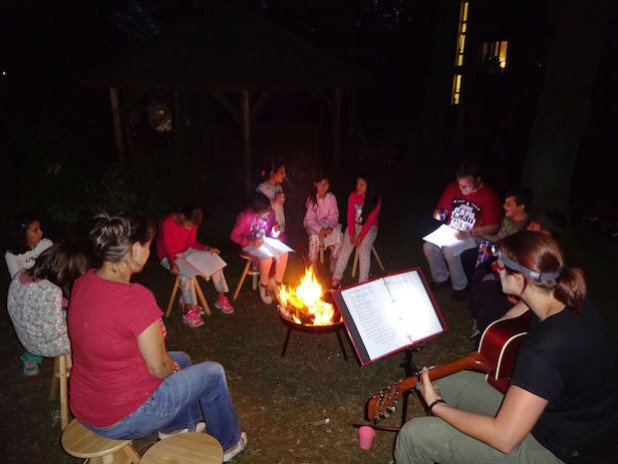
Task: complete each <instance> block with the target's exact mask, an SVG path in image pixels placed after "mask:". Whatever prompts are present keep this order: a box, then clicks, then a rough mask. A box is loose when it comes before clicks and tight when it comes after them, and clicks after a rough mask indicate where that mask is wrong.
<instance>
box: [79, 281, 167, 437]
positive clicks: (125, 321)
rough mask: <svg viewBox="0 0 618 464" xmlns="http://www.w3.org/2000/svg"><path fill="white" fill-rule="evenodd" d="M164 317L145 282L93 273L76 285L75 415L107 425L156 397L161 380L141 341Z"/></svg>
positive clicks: (82, 419)
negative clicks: (152, 370)
mask: <svg viewBox="0 0 618 464" xmlns="http://www.w3.org/2000/svg"><path fill="white" fill-rule="evenodd" d="M161 314H162V313H161V310H160V309H159V307H158V306H157V302H156V301H155V298H154V295H153V294H152V292H151V291H150V290H148V289H147V288H145V287H143V286H142V285H140V284H125V283H120V282H112V281H110V280H105V279H102V278H101V277H99V276H97V275H96V274H95V270H94V269H91V270H90V271H88V272H87V273H86V274H84V275H83V276H81V277H80V278H79V279H77V280H76V281H75V284H74V285H73V293H72V294H71V302H70V306H69V311H68V314H67V322H68V327H69V337H70V339H71V348H72V352H73V369H72V371H71V384H70V390H69V395H70V406H71V410H72V411H73V414H74V415H75V417H77V418H78V419H79V420H81V421H84V422H85V423H87V424H90V425H94V426H96V427H107V426H109V425H113V424H115V423H117V422H119V421H120V420H122V419H124V418H125V417H126V416H128V415H129V414H131V413H132V412H134V411H135V410H136V409H137V408H139V407H140V406H141V405H142V404H144V403H145V402H146V400H147V399H148V398H149V397H150V396H151V395H152V393H153V392H154V391H155V390H156V389H157V387H158V386H159V385H160V384H161V380H160V379H157V378H156V377H153V376H152V375H151V374H150V372H148V368H147V366H146V362H145V360H144V358H143V357H142V354H141V352H140V350H139V347H138V345H137V337H138V335H140V334H141V333H142V332H143V331H144V330H145V329H146V328H148V326H150V325H151V324H152V323H153V322H156V321H157V320H158V319H160V318H161Z"/></svg>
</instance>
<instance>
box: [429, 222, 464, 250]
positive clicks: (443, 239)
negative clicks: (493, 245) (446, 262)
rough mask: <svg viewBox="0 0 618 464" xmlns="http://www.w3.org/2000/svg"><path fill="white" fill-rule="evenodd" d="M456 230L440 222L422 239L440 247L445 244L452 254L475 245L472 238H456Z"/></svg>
mask: <svg viewBox="0 0 618 464" xmlns="http://www.w3.org/2000/svg"><path fill="white" fill-rule="evenodd" d="M457 232H458V231H457V230H456V229H453V228H452V227H449V226H447V225H445V224H442V225H441V226H440V227H438V228H437V229H436V230H434V231H433V232H432V233H430V234H429V235H426V236H424V237H423V240H425V241H426V242H429V243H433V244H434V245H437V246H439V247H440V248H442V247H444V246H446V247H449V248H450V249H451V251H452V252H453V255H455V256H459V255H460V254H461V253H462V252H463V251H464V250H467V249H469V248H474V247H476V242H475V241H474V239H473V238H470V237H468V238H465V239H463V240H462V239H460V238H457Z"/></svg>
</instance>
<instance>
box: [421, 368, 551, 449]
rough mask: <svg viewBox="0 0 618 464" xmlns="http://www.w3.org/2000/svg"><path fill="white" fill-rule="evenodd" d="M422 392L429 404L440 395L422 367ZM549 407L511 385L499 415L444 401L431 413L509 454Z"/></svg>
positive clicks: (544, 402)
mask: <svg viewBox="0 0 618 464" xmlns="http://www.w3.org/2000/svg"><path fill="white" fill-rule="evenodd" d="M421 393H422V394H423V397H424V398H425V400H426V402H427V403H428V404H431V403H432V402H433V401H435V400H436V399H437V398H439V393H438V392H437V391H436V390H435V388H434V387H433V385H431V381H430V380H429V374H428V373H427V370H426V369H423V378H422V385H421ZM546 406H547V400H546V399H544V398H541V397H540V396H536V395H534V394H532V393H530V392H529V391H527V390H524V389H523V388H520V387H517V386H511V387H509V389H508V390H507V392H506V395H505V397H504V401H503V402H502V406H501V407H500V410H499V411H498V414H497V415H496V417H491V416H485V415H483V414H476V413H472V412H468V411H462V410H459V409H457V408H454V407H452V406H449V405H448V404H442V403H439V404H437V405H435V406H434V407H433V410H432V412H433V414H434V415H435V416H437V417H439V418H441V419H442V420H444V421H445V422H446V423H448V424H449V425H451V426H453V427H455V428H456V429H457V430H459V431H460V432H463V433H465V434H466V435H469V436H471V437H472V438H476V439H477V440H480V441H482V442H483V443H486V444H487V445H489V446H491V447H492V448H495V449H497V450H498V451H500V452H502V453H507V454H508V453H510V452H512V451H513V450H514V449H515V447H517V445H519V444H520V443H521V442H522V440H523V439H524V438H525V437H526V435H527V434H528V433H530V431H531V430H532V427H534V424H536V422H537V420H538V419H539V417H540V416H541V413H542V412H543V410H544V409H545V407H546Z"/></svg>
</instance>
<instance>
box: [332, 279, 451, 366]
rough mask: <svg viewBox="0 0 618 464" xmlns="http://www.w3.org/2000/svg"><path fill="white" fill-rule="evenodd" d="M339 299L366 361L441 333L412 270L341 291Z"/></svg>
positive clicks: (435, 314) (440, 327)
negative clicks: (350, 319) (366, 356)
mask: <svg viewBox="0 0 618 464" xmlns="http://www.w3.org/2000/svg"><path fill="white" fill-rule="evenodd" d="M341 298H342V300H343V303H344V305H345V308H344V311H342V314H344V318H345V315H346V313H347V314H349V316H350V317H351V318H352V320H353V324H354V327H355V329H356V331H357V332H358V336H359V337H360V342H362V345H363V347H364V350H365V351H366V353H367V355H368V357H369V361H373V360H375V359H378V358H381V357H383V356H385V355H387V354H389V353H393V352H396V351H399V350H401V349H403V348H405V347H408V346H412V345H414V344H416V343H418V342H419V341H422V340H424V339H427V338H429V337H432V336H434V335H437V334H439V333H442V332H443V331H444V330H445V328H444V326H443V322H442V321H441V319H440V317H439V315H438V313H437V311H436V308H435V306H434V303H433V302H432V300H431V298H430V297H429V295H428V293H427V290H426V288H425V285H424V284H423V281H422V279H421V276H420V274H419V272H418V271H416V270H413V271H409V272H403V273H400V274H394V275H391V276H387V277H383V278H380V279H376V280H372V281H370V282H366V283H364V284H361V285H358V286H354V287H351V288H349V289H344V290H342V291H341ZM338 301H339V300H338ZM340 309H341V307H340ZM356 342H359V340H357V341H355V344H356ZM357 351H358V350H357ZM362 361H368V360H363V359H361V362H362Z"/></svg>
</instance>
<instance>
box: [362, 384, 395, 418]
mask: <svg viewBox="0 0 618 464" xmlns="http://www.w3.org/2000/svg"><path fill="white" fill-rule="evenodd" d="M398 387H399V382H398V383H396V384H394V385H389V386H388V387H386V388H385V389H384V390H381V391H379V392H378V393H376V394H375V395H373V396H372V397H371V398H370V399H369V401H367V408H366V411H365V415H366V417H367V419H368V420H372V421H375V422H376V423H377V422H379V421H381V420H382V419H386V418H387V417H388V416H389V415H390V414H392V413H393V412H395V405H396V404H397V401H398V400H399V398H401V396H402V395H403V392H400V391H399V389H398Z"/></svg>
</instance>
